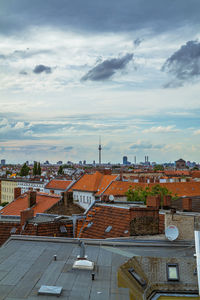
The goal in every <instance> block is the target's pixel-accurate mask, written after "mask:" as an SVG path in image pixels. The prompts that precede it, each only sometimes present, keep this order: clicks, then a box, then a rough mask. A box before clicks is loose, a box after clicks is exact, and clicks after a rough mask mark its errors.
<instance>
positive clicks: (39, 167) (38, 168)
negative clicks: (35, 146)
mask: <svg viewBox="0 0 200 300" xmlns="http://www.w3.org/2000/svg"><path fill="white" fill-rule="evenodd" d="M37 174H38V175H41V166H40V162H39V163H38V166H37Z"/></svg>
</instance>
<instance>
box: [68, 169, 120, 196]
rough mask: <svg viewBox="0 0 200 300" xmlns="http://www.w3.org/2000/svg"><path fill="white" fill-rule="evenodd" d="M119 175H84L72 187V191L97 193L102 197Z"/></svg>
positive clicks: (97, 173) (96, 173) (98, 173)
mask: <svg viewBox="0 0 200 300" xmlns="http://www.w3.org/2000/svg"><path fill="white" fill-rule="evenodd" d="M117 177H118V175H103V174H101V173H100V172H98V171H97V172H95V173H94V174H84V175H83V176H82V177H81V178H80V179H79V180H78V181H77V182H76V183H75V184H74V185H73V187H72V190H79V191H88V192H97V194H96V195H100V194H101V193H102V192H103V191H104V190H105V189H106V187H107V186H108V185H109V184H110V183H111V182H112V181H113V180H115V179H116V178H117Z"/></svg>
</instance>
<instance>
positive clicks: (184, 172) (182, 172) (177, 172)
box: [164, 170, 190, 176]
mask: <svg viewBox="0 0 200 300" xmlns="http://www.w3.org/2000/svg"><path fill="white" fill-rule="evenodd" d="M164 173H165V175H168V176H175V175H177V176H181V175H182V176H190V171H187V170H169V171H164Z"/></svg>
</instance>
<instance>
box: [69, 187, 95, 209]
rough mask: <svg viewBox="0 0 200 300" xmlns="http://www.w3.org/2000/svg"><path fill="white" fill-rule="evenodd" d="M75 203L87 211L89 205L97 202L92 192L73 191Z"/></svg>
mask: <svg viewBox="0 0 200 300" xmlns="http://www.w3.org/2000/svg"><path fill="white" fill-rule="evenodd" d="M73 199H74V202H78V204H79V205H80V206H81V207H83V208H84V209H87V208H88V207H89V205H90V204H91V203H92V202H94V201H95V197H94V194H93V193H92V192H83V191H73Z"/></svg>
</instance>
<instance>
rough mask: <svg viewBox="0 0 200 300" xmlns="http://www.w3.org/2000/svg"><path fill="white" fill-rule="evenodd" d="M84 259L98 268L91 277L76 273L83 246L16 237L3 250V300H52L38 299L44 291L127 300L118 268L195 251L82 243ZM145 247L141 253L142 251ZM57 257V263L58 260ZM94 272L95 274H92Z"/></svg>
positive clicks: (84, 272) (70, 296)
mask: <svg viewBox="0 0 200 300" xmlns="http://www.w3.org/2000/svg"><path fill="white" fill-rule="evenodd" d="M84 242H85V249H86V255H87V256H88V259H89V260H90V261H92V262H94V265H95V268H94V274H95V277H94V280H92V276H91V271H88V270H77V269H76V270H74V269H72V265H73V263H74V262H75V260H76V259H77V255H79V254H80V247H79V241H78V240H75V239H69V238H68V239H67V238H52V237H31V236H29V237H27V236H12V237H11V238H10V239H9V240H8V241H7V242H6V243H5V244H4V245H3V246H2V247H1V248H0V298H1V299H4V300H11V299H12V300H21V299H27V300H40V299H41V300H47V299H48V300H54V299H58V298H57V297H55V296H45V295H38V290H39V289H40V287H41V286H42V285H46V286H60V287H62V288H63V290H62V293H61V296H60V298H59V299H61V300H62V299H63V300H72V299H73V300H76V299H77V300H80V299H81V300H89V299H90V300H94V299H96V300H101V299H102V300H105V299H106V300H116V299H120V300H125V299H126V300H127V299H129V289H127V288H121V287H118V281H117V272H118V269H119V266H121V265H122V264H124V263H125V262H126V261H127V259H129V258H132V257H133V256H141V255H144V256H145V253H148V256H149V257H151V256H152V257H153V256H156V257H166V256H167V257H174V255H175V256H176V257H179V258H181V257H182V258H183V259H184V257H193V253H194V245H190V247H188V245H186V244H183V243H176V245H175V244H173V243H169V242H167V243H166V244H164V245H163V244H162V243H161V242H159V241H157V242H156V244H155V245H153V246H152V245H151V244H148V245H147V244H145V242H144V243H143V242H141V241H140V244H139V245H137V244H136V243H133V242H124V241H123V240H121V241H119V242H113V241H109V240H108V241H95V240H93V241H91V240H84ZM141 245H143V247H141ZM55 256H56V260H55V259H54V257H55ZM92 272H93V271H92Z"/></svg>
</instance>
